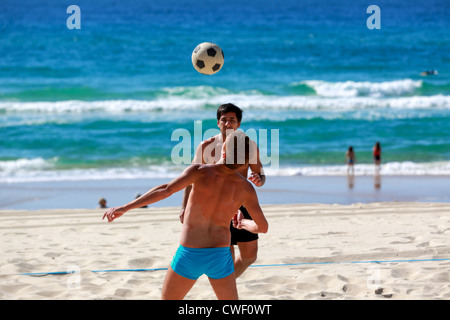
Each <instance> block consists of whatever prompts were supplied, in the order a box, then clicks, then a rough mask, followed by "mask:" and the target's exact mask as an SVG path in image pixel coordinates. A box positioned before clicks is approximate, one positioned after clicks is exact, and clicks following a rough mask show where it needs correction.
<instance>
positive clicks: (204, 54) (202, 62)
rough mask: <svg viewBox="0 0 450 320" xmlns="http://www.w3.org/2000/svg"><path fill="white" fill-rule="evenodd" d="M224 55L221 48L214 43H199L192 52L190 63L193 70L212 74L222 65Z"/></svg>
mask: <svg viewBox="0 0 450 320" xmlns="http://www.w3.org/2000/svg"><path fill="white" fill-rule="evenodd" d="M224 60H225V57H224V55H223V51H222V49H221V48H220V47H219V46H218V45H217V44H214V43H211V42H203V43H200V44H199V45H198V46H197V47H196V48H195V49H194V51H193V52H192V64H193V65H194V68H195V70H197V71H198V72H200V73H203V74H214V73H216V72H218V71H219V70H220V69H221V68H222V66H223V62H224Z"/></svg>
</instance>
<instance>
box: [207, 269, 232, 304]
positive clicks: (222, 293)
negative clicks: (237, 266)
mask: <svg viewBox="0 0 450 320" xmlns="http://www.w3.org/2000/svg"><path fill="white" fill-rule="evenodd" d="M208 279H209V283H211V287H212V288H213V290H214V293H215V294H216V296H217V299H219V300H237V299H238V292H237V288H236V275H235V274H234V272H233V273H232V274H230V275H229V276H228V277H225V278H222V279H211V278H208Z"/></svg>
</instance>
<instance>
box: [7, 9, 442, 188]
mask: <svg viewBox="0 0 450 320" xmlns="http://www.w3.org/2000/svg"><path fill="white" fill-rule="evenodd" d="M71 4H73V3H70V2H68V1H56V0H54V1H52V0H47V1H39V3H36V2H33V1H30V0H27V1H22V2H20V4H19V3H17V1H10V0H7V1H2V10H1V11H0V34H1V37H0V117H1V118H0V137H1V140H0V182H20V181H54V180H79V179H108V178H136V177H169V176H173V175H175V174H177V173H178V172H180V170H182V168H183V167H184V166H185V165H184V164H181V165H178V164H175V163H174V161H173V158H172V157H171V155H172V150H173V149H174V148H175V147H176V146H177V145H178V144H179V143H180V141H178V140H173V139H172V134H173V133H174V132H175V131H176V130H179V129H184V130H187V131H188V132H189V133H190V138H191V141H190V143H191V152H192V155H193V150H194V149H195V147H196V142H197V141H196V140H195V139H194V137H197V138H198V136H196V135H195V132H194V131H195V126H196V123H197V124H198V122H196V121H201V127H202V131H201V136H200V137H201V138H202V136H203V135H204V134H205V133H206V131H207V130H208V129H213V128H217V125H216V120H215V111H216V108H217V107H218V106H219V105H220V104H222V103H228V102H232V103H235V104H236V105H238V106H240V107H241V108H242V109H243V110H244V118H243V122H242V125H241V128H242V129H243V130H244V131H247V130H256V132H257V133H258V136H257V138H258V139H260V138H261V140H264V139H263V136H261V135H259V134H260V132H263V131H264V130H265V132H266V133H267V135H268V139H267V140H268V148H267V152H266V154H267V155H268V157H267V161H266V163H264V164H265V166H266V168H267V173H268V174H272V175H297V174H302V175H341V174H345V172H346V167H345V158H344V154H345V151H346V149H347V147H348V146H350V145H352V146H353V147H354V149H355V152H356V156H357V164H358V166H357V167H356V173H357V174H371V173H373V165H372V159H371V149H372V146H373V145H374V143H375V142H376V141H380V142H381V144H382V148H383V157H382V160H383V167H382V172H383V173H384V174H415V175H424V174H439V175H442V174H444V175H450V126H449V125H448V123H449V120H450V19H448V17H449V16H450V4H449V3H448V1H437V0H433V1H417V0H416V1H400V0H395V1H374V2H373V3H370V4H376V5H378V6H379V7H380V9H381V29H374V30H369V29H368V28H367V26H366V20H367V18H368V17H369V16H370V14H367V13H366V9H367V7H368V5H369V4H366V3H362V2H355V1H350V0H345V1H334V0H333V1H313V0H308V1H294V0H288V1H283V2H275V1H266V0H262V1H261V0H260V1H253V0H251V1H245V2H244V1H234V0H233V1H221V0H220V1H195V2H193V1H187V0H186V1H175V0H172V1H167V0H164V1H160V0H158V1H137V0H130V1H127V2H126V3H123V2H120V1H106V0H102V1H96V2H95V4H94V3H92V2H91V1H77V5H78V6H79V7H80V9H81V29H79V30H77V29H73V30H69V29H68V28H67V26H66V20H67V18H68V17H69V16H70V14H68V13H66V9H67V7H68V6H69V5H71ZM194 4H195V5H194ZM204 41H211V42H215V43H217V44H218V45H220V46H221V47H222V49H223V51H224V53H225V65H224V67H223V68H222V70H221V71H220V72H219V73H218V74H216V75H213V76H205V75H202V74H199V73H197V72H196V71H195V69H194V68H193V66H192V64H191V53H192V50H193V49H194V48H195V47H196V45H197V44H198V43H201V42H204ZM425 70H437V71H438V74H437V75H433V76H422V75H421V72H422V71H425ZM259 130H262V131H259ZM275 136H277V137H278V141H272V140H271V138H272V137H275ZM194 140H195V141H194ZM259 142H260V141H259ZM263 142H264V141H263ZM276 142H277V143H276ZM271 156H272V158H270V157H271ZM275 156H276V157H278V160H279V161H278V162H277V161H275V158H274V157H275ZM269 160H271V161H269ZM275 164H277V165H275Z"/></svg>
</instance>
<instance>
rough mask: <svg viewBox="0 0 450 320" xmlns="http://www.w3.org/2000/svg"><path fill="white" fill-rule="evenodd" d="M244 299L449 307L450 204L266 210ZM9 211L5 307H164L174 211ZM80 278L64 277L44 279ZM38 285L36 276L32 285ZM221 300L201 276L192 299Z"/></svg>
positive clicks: (0, 273)
mask: <svg viewBox="0 0 450 320" xmlns="http://www.w3.org/2000/svg"><path fill="white" fill-rule="evenodd" d="M263 210H264V212H265V214H266V216H267V219H268V221H269V224H270V227H269V232H268V233H267V234H264V235H261V236H260V241H259V256H258V260H257V261H256V262H255V264H254V265H253V266H252V267H251V268H249V269H248V270H247V271H246V272H245V273H244V274H243V275H242V276H241V277H240V278H238V280H237V287H238V291H239V297H240V299H246V300H275V299H282V300H300V299H307V300H316V299H362V300H372V299H399V300H401V299H450V274H449V272H448V270H449V267H450V246H449V244H448V239H449V236H450V203H439V202H433V203H431V202H382V203H381V202H380V203H366V204H364V203H356V204H351V205H338V204H284V205H283V204H279V205H263ZM103 212H104V211H103V210H102V209H65V210H61V209H54V210H53V209H52V210H37V211H27V210H3V211H1V212H0V222H1V223H0V228H1V229H2V230H1V234H2V241H1V253H0V255H1V256H0V259H1V261H2V264H1V266H0V279H1V281H0V299H7V300H17V299H39V300H41V299H57V300H59V299H83V300H84V299H100V300H109V299H139V300H140V299H159V298H160V294H161V287H162V284H163V279H164V276H165V273H166V271H165V268H167V267H168V265H169V263H170V261H171V259H172V256H173V254H174V253H175V251H176V249H177V247H178V241H179V234H180V229H181V224H180V222H179V220H178V214H179V207H159V208H148V209H136V210H133V211H130V212H128V213H127V214H126V215H125V216H124V217H122V218H121V219H119V220H117V221H114V222H113V223H107V222H105V221H102V220H101V218H102V215H103ZM56 272H62V273H65V272H73V273H68V274H46V273H56ZM28 273H31V274H28ZM186 299H188V300H194V299H195V300H197V299H203V300H210V299H213V300H214V299H215V295H214V293H213V291H212V289H211V287H210V285H209V282H208V280H207V278H206V277H205V276H202V277H201V278H200V279H199V280H198V281H197V283H196V284H195V286H194V288H193V289H192V290H191V291H190V292H189V294H188V295H187V296H186Z"/></svg>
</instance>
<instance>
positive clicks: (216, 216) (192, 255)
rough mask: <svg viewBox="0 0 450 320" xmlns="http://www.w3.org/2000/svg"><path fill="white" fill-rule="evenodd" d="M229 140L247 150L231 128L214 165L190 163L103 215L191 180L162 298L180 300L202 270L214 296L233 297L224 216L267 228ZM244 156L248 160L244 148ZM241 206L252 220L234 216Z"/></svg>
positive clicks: (170, 191) (150, 199)
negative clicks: (168, 178) (178, 242)
mask: <svg viewBox="0 0 450 320" xmlns="http://www.w3.org/2000/svg"><path fill="white" fill-rule="evenodd" d="M235 139H236V140H237V143H238V144H239V143H241V142H242V141H244V143H246V144H247V148H246V150H248V141H249V139H248V137H246V136H245V134H244V133H243V132H241V131H236V132H234V133H232V134H230V136H229V138H228V139H227V140H226V141H225V143H224V146H223V149H222V160H221V161H219V163H218V164H212V165H204V164H192V165H190V166H189V167H188V168H187V169H186V170H185V171H184V172H183V173H182V174H181V175H180V176H179V177H177V178H175V179H174V180H172V181H171V182H169V183H167V184H163V185H160V186H158V187H155V188H153V189H151V190H149V191H148V192H147V193H145V194H144V195H143V196H141V197H140V198H138V199H135V200H134V201H132V202H130V203H128V204H126V205H124V206H121V207H118V208H111V209H109V210H108V211H106V213H105V214H104V216H103V219H104V218H105V217H106V218H107V219H108V222H112V221H113V220H115V219H117V218H118V217H120V216H122V215H123V214H124V213H125V212H127V211H128V210H131V209H135V208H140V207H142V206H144V205H149V204H151V203H155V202H157V201H160V200H162V199H165V198H167V197H169V196H170V195H172V194H173V193H175V192H178V191H180V190H182V189H184V188H186V187H187V186H188V185H192V190H191V192H190V194H189V199H188V201H187V204H186V208H185V213H184V223H183V226H182V231H181V239H180V246H179V248H178V250H177V252H176V254H175V256H174V258H173V260H172V263H171V265H170V267H169V269H168V271H167V274H166V277H165V279H164V284H163V288H162V293H161V298H162V299H164V300H176V299H183V298H184V297H185V296H186V294H187V293H188V292H189V290H190V289H191V288H192V286H193V285H194V283H195V281H196V280H197V279H198V278H199V277H200V276H201V275H202V274H206V275H207V276H208V278H209V281H210V283H211V286H212V288H213V290H214V292H215V294H216V296H217V298H218V299H227V300H232V299H238V293H237V289H236V276H235V272H234V266H233V259H232V256H231V250H230V221H231V220H232V219H233V224H234V225H235V226H236V227H237V228H239V229H245V230H248V231H251V232H254V233H259V232H262V233H265V232H267V229H268V223H267V221H266V219H265V217H264V214H263V212H262V210H261V207H260V206H259V203H258V198H257V195H256V191H255V189H254V188H253V186H252V184H251V183H250V182H248V181H247V179H245V178H244V177H242V175H240V174H239V173H238V172H237V169H238V168H239V167H240V166H242V164H239V162H238V161H236V159H237V158H238V155H237V153H238V151H239V148H233V147H230V145H232V143H231V142H232V141H236V140H235ZM235 143H236V142H235ZM230 148H231V149H230ZM230 150H231V151H230ZM230 154H231V156H230ZM230 157H231V159H232V160H230ZM245 160H246V162H248V153H247V152H246V156H245ZM242 205H245V206H246V207H247V208H248V209H249V210H250V211H251V212H252V217H253V220H248V219H242V216H241V217H239V218H237V217H236V212H237V210H238V209H239V207H240V206H242Z"/></svg>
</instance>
